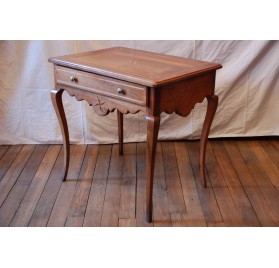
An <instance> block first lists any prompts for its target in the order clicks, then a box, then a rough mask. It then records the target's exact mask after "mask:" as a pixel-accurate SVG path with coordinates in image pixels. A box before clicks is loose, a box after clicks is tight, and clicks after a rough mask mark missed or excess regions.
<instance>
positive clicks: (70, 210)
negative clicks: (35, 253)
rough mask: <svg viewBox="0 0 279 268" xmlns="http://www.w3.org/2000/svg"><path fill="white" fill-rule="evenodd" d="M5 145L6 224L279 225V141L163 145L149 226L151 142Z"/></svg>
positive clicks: (2, 211) (0, 155)
mask: <svg viewBox="0 0 279 268" xmlns="http://www.w3.org/2000/svg"><path fill="white" fill-rule="evenodd" d="M61 149H62V147H61V146H60V145H23V146H22V145H14V146H4V145H2V146H0V226H279V141H278V139H277V140H241V141H239V140H233V141H232V140H231V141H224V140H221V141H220V140H211V141H210V142H209V144H208V147H207V159H206V168H207V176H208V177H207V179H208V188H207V189H204V188H203V187H202V184H201V181H200V178H199V164H198V149H199V143H198V141H186V142H185V141H183V142H160V143H159V144H158V148H157V156H156V168H155V178H154V200H153V211H154V221H153V223H151V224H147V223H146V222H145V143H137V144H136V143H130V144H125V145H124V156H119V155H118V145H71V163H70V169H69V176H68V180H67V181H66V182H63V183H62V182H61V179H60V176H61V172H62V168H63V150H61Z"/></svg>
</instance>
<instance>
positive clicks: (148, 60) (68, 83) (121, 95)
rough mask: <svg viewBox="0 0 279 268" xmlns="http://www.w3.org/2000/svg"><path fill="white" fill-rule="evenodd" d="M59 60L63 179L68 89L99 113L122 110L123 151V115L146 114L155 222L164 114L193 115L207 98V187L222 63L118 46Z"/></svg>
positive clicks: (56, 98)
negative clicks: (158, 149) (210, 138)
mask: <svg viewBox="0 0 279 268" xmlns="http://www.w3.org/2000/svg"><path fill="white" fill-rule="evenodd" d="M49 61H50V62H52V63H53V64H54V72H55V89H54V90H52V91H51V99H52V102H53V105H54V108H55V111H56V114H57V117H58V120H59V123H60V127H61V131H62V134H63V142H64V170H63V180H65V179H66V177H67V172H68V167H69V160H70V154H69V148H70V145H69V132H68V126H67V121H66V117H65V112H64V108H63V104H62V93H63V91H64V90H65V91H67V92H68V93H69V94H70V95H71V96H75V98H76V99H77V100H78V101H81V100H86V101H87V102H88V103H89V105H91V106H92V107H93V109H94V110H95V112H96V113H97V114H99V115H102V116H105V115H107V114H109V113H110V112H113V111H114V110H117V117H118V135H119V153H120V154H123V114H127V113H137V112H139V111H143V112H145V113H146V120H147V145H146V146H147V150H146V220H147V222H151V221H152V190H153V173H154V164H155V154H156V144H157V137H158V131H159V126H160V114H161V113H162V112H166V113H168V114H170V113H174V112H175V113H176V114H179V115H181V116H187V115H189V113H190V112H191V110H192V109H193V108H194V106H195V104H196V103H198V102H202V101H203V100H204V98H207V101H208V107H207V113H206V117H205V121H204V125H203V129H202V135H201V143H200V174H201V178H202V181H203V184H204V186H205V187H206V178H205V149H206V142H207V137H208V133H209V129H210V126H211V123H212V120H213V117H214V114H215V111H216V108H217V105H218V97H217V96H216V95H214V87H215V74H216V70H217V69H219V68H222V66H221V65H220V64H216V63H210V62H204V61H198V60H192V59H186V58H180V57H174V56H168V55H164V54H157V53H151V52H146V51H140V50H136V49H128V48H124V47H114V48H109V49H103V50H97V51H92V52H86V53H78V54H73V55H67V56H61V57H55V58H50V59H49Z"/></svg>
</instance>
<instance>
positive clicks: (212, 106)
mask: <svg viewBox="0 0 279 268" xmlns="http://www.w3.org/2000/svg"><path fill="white" fill-rule="evenodd" d="M207 102H208V105H207V112H206V116H205V120H204V123H203V128H202V135H201V141H200V177H201V179H202V182H203V186H204V187H206V176H205V152H206V144H207V138H208V134H209V130H210V127H211V124H212V121H213V118H214V115H215V112H216V109H217V106H218V96H216V95H212V96H207Z"/></svg>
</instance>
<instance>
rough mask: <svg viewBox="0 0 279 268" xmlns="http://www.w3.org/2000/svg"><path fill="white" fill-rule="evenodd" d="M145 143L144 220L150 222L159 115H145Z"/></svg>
mask: <svg viewBox="0 0 279 268" xmlns="http://www.w3.org/2000/svg"><path fill="white" fill-rule="evenodd" d="M146 120H147V144H146V221H147V222H149V223H150V222H152V195H153V175H154V166H155V156H156V147H157V138H158V132H159V127H160V116H146Z"/></svg>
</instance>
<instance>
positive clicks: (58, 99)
mask: <svg viewBox="0 0 279 268" xmlns="http://www.w3.org/2000/svg"><path fill="white" fill-rule="evenodd" d="M63 91H64V89H60V90H56V89H53V90H52V91H51V100H52V104H53V107H54V109H55V113H56V116H57V118H58V121H59V125H60V129H61V132H62V136H63V147H64V170H63V173H62V180H63V181H65V180H66V178H67V174H68V169H69V162H70V141H69V131H68V124H67V120H66V116H65V111H64V107H63V102H62V93H63Z"/></svg>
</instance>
